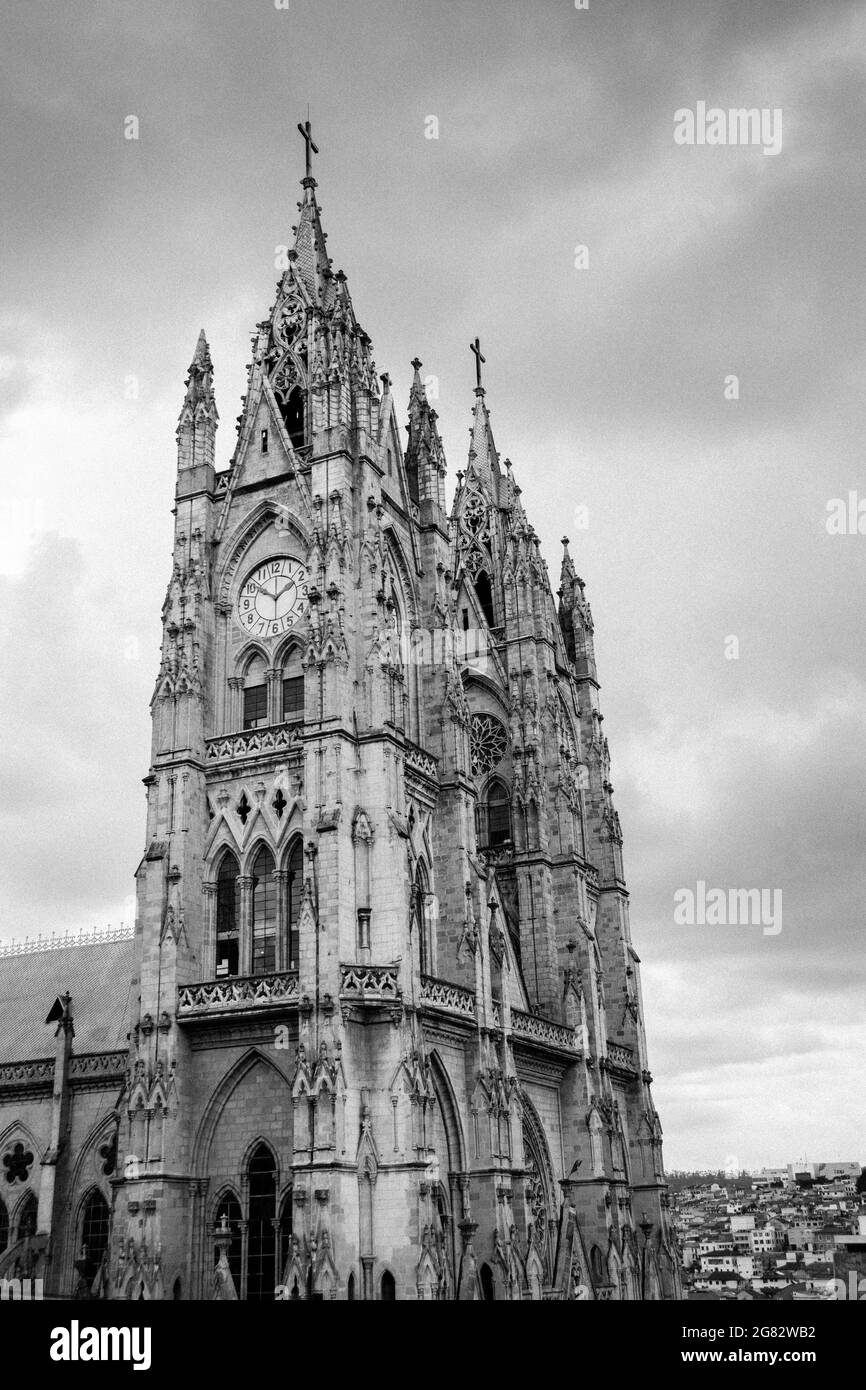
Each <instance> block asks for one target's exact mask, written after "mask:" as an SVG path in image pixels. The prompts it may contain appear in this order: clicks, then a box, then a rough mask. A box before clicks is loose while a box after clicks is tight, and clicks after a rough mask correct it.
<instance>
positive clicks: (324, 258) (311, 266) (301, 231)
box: [289, 177, 334, 309]
mask: <svg viewBox="0 0 866 1390" xmlns="http://www.w3.org/2000/svg"><path fill="white" fill-rule="evenodd" d="M301 182H302V185H303V189H304V196H303V200H302V201H301V202H300V203H299V204H298V210H299V212H300V214H301V215H300V217H299V219H298V225H297V227H296V228H295V229H294V230H295V246H294V253H292V252H289V259H290V260H294V261H295V265H296V268H297V271H298V273H299V275H300V278H301V279H302V280H303V283H304V285H305V287H306V289H307V291H308V293H309V295H310V298H311V299H312V301H313V303H314V304H316V305H321V306H322V307H323V308H328V309H329V308H330V307H331V301H332V299H333V296H334V273H333V271H332V269H331V259H330V257H329V255H328V251H327V247H326V245H325V243H326V241H327V237H326V236H325V233H324V231H323V230H322V218H321V209H320V207H319V205H318V203H317V201H316V180H315V179H314V178H312V177H310V178H305V179H302V181H301Z"/></svg>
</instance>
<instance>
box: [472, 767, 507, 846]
mask: <svg viewBox="0 0 866 1390" xmlns="http://www.w3.org/2000/svg"><path fill="white" fill-rule="evenodd" d="M475 821H476V824H475V829H476V835H477V838H478V848H479V849H497V848H499V847H500V846H501V845H506V844H510V842H511V797H510V796H509V793H508V788H507V787H506V785H505V783H504V782H502V781H501V780H500V779H499V778H498V777H494V778H493V779H492V781H491V782H489V783H488V785H487V788H486V790H485V792H484V796H483V798H482V800H481V801H479V803H478V805H477V807H476V808H475Z"/></svg>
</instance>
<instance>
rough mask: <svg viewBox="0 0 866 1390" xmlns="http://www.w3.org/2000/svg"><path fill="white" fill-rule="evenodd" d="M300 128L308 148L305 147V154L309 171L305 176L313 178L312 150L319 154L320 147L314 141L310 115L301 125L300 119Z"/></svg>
mask: <svg viewBox="0 0 866 1390" xmlns="http://www.w3.org/2000/svg"><path fill="white" fill-rule="evenodd" d="M298 130H299V131H300V133H301V136H302V138H303V141H304V145H305V146H306V149H305V156H306V165H307V172H306V175H305V178H308V179H311V178H312V177H313V165H312V161H311V159H310V150H312V152H313V154H318V153H319V147H318V145H316V144H315V143H314V142H313V135H312V131H311V129H310V121H309V117H308V118H307V120H306V121H305V122H304V124H303V125H301V123H300V121H298Z"/></svg>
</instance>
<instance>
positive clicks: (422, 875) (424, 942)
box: [414, 864, 433, 975]
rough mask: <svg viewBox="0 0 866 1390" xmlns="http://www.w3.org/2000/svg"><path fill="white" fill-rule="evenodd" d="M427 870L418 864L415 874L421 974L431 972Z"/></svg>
mask: <svg viewBox="0 0 866 1390" xmlns="http://www.w3.org/2000/svg"><path fill="white" fill-rule="evenodd" d="M428 896H429V895H428V888H427V871H426V869H425V868H424V865H423V864H419V865H418V869H417V872H416V874H415V923H414V925H415V930H416V931H417V933H418V956H419V962H420V966H421V974H422V975H432V974H433V952H432V950H431V945H432V943H431V941H430V923H429V920H428V916H429V914H428V911H427V899H428Z"/></svg>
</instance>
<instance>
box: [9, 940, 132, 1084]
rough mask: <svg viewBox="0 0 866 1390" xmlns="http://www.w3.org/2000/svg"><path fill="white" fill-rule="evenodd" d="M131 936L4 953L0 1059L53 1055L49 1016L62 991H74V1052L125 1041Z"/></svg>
mask: <svg viewBox="0 0 866 1390" xmlns="http://www.w3.org/2000/svg"><path fill="white" fill-rule="evenodd" d="M133 945H134V943H133V941H132V940H131V939H129V940H125V941H110V942H100V943H98V944H93V945H80V944H78V945H75V946H67V947H63V948H58V949H54V950H48V951H35V952H29V953H22V954H21V955H9V956H4V958H3V960H2V961H0V1063H2V1062H23V1061H29V1060H30V1059H32V1058H37V1057H52V1056H53V1055H54V1046H55V1043H54V1027H53V1026H52V1025H51V1024H46V1023H45V1017H46V1015H47V1013H48V1011H49V1009H50V1008H51V1006H52V1004H53V1003H54V1001H55V999H56V998H57V997H58V995H61V994H65V993H66V992H67V990H68V991H69V993H70V994H71V996H72V1020H73V1026H74V1028H75V1040H74V1042H73V1044H72V1047H73V1051H74V1052H76V1053H85V1052H116V1051H119V1050H121V1049H122V1048H124V1047H125V1046H126V1035H127V1032H128V1030H129V1022H128V1020H127V1013H128V1009H129V1002H130V999H131V995H132V985H131V980H132V973H133Z"/></svg>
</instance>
